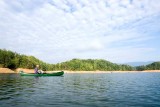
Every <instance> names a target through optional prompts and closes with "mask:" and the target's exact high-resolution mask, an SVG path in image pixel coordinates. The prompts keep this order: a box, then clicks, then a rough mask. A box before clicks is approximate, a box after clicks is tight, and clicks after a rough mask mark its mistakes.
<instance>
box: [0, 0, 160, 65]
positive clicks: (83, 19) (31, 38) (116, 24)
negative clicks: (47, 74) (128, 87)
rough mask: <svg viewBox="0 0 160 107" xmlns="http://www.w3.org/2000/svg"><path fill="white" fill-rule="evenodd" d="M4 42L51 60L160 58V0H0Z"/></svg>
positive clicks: (0, 39)
mask: <svg viewBox="0 0 160 107" xmlns="http://www.w3.org/2000/svg"><path fill="white" fill-rule="evenodd" d="M0 48H1V49H4V48H5V49H8V50H12V51H16V52H18V53H21V54H26V55H33V56H35V57H37V58H39V59H41V60H43V61H46V62H49V63H57V62H62V61H66V60H70V59H72V58H82V59H86V58H92V59H106V60H109V61H112V62H116V63H125V62H133V61H157V60H160V0H0Z"/></svg>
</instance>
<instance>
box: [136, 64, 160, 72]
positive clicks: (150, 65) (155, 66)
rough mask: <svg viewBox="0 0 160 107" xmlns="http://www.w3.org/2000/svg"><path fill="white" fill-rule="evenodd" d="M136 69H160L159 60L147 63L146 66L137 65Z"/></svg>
mask: <svg viewBox="0 0 160 107" xmlns="http://www.w3.org/2000/svg"><path fill="white" fill-rule="evenodd" d="M136 69H137V70H139V71H143V70H160V62H153V63H151V64H148V65H146V66H144V65H143V66H137V67H136Z"/></svg>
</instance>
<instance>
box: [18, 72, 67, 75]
mask: <svg viewBox="0 0 160 107" xmlns="http://www.w3.org/2000/svg"><path fill="white" fill-rule="evenodd" d="M63 74H64V72H63V71H60V72H54V73H43V74H35V73H24V72H23V71H20V75H21V76H62V75H63Z"/></svg>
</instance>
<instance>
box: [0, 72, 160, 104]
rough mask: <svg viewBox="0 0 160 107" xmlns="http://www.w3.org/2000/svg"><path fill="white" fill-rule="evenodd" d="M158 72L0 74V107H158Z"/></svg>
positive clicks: (159, 76) (159, 82)
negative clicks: (55, 75) (26, 75)
mask: <svg viewBox="0 0 160 107" xmlns="http://www.w3.org/2000/svg"><path fill="white" fill-rule="evenodd" d="M159 84H160V73H112V74H65V75H64V76H63V77H25V76H24V77H21V76H19V75H17V74H0V104H1V105H0V107H10V106H16V107H22V106H24V105H25V107H35V106H38V107H44V106H45V107H53V106H56V107H58V106H59V107H62V106H68V107H71V106H73V107H76V106H83V107H94V106H99V107H104V106H105V107H106V106H108V107H112V106H113V107H114V106H117V107H124V106H127V107H128V106H134V107H135V106H137V107H148V106H152V107H158V106H160V100H159V98H160V85H159Z"/></svg>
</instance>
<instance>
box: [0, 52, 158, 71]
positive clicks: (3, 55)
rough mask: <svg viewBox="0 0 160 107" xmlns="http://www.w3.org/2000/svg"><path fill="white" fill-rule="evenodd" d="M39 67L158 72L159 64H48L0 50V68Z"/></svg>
mask: <svg viewBox="0 0 160 107" xmlns="http://www.w3.org/2000/svg"><path fill="white" fill-rule="evenodd" d="M37 64H38V65H40V67H41V69H42V70H44V71H45V70H71V71H126V70H127V71H132V70H159V69H160V62H154V63H152V64H149V65H146V66H138V67H136V68H134V67H132V66H129V65H124V64H122V65H120V64H115V63H112V62H109V61H106V60H103V59H94V60H93V59H85V60H84V59H72V60H70V61H66V62H62V63H57V64H48V63H45V62H43V61H41V60H39V59H37V58H35V57H34V56H26V55H20V54H18V53H16V52H12V51H9V50H5V49H0V67H7V68H10V69H16V68H30V69H33V68H34V67H35V65H37Z"/></svg>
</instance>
